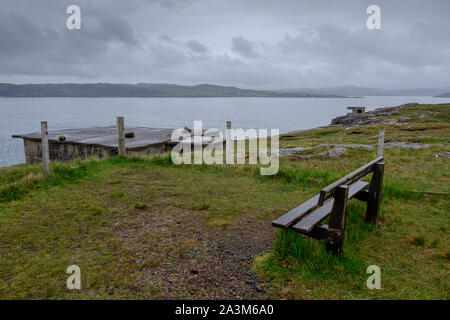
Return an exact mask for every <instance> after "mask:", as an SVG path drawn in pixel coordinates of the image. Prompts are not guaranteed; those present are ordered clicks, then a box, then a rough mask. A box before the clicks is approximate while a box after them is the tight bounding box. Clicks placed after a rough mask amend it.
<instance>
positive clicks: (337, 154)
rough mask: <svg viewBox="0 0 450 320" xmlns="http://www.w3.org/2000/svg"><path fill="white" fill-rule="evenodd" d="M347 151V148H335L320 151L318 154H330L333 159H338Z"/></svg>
mask: <svg viewBox="0 0 450 320" xmlns="http://www.w3.org/2000/svg"><path fill="white" fill-rule="evenodd" d="M346 151H347V149H345V148H334V149H331V150H327V151H325V152H321V153H318V155H319V156H328V157H330V158H332V159H337V158H339V157H340V156H342V155H343V154H344V153H345V152H346Z"/></svg>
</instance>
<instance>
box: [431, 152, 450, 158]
mask: <svg viewBox="0 0 450 320" xmlns="http://www.w3.org/2000/svg"><path fill="white" fill-rule="evenodd" d="M434 156H435V157H436V158H439V157H445V158H450V152H445V153H436V154H435V155H434Z"/></svg>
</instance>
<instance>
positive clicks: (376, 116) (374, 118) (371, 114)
mask: <svg viewBox="0 0 450 320" xmlns="http://www.w3.org/2000/svg"><path fill="white" fill-rule="evenodd" d="M414 105H417V103H407V104H402V105H400V106H396V107H387V108H378V109H375V110H374V111H368V112H365V113H348V114H346V115H344V116H339V117H336V118H334V119H333V120H331V124H332V125H345V126H353V125H366V124H372V123H377V122H382V121H383V120H385V119H384V118H385V117H389V116H392V115H395V114H398V111H399V110H400V109H401V108H404V107H408V106H414ZM404 118H407V117H403V118H402V119H403V120H404V121H405V122H406V121H407V120H408V119H404ZM388 121H392V120H388ZM395 122H399V120H395Z"/></svg>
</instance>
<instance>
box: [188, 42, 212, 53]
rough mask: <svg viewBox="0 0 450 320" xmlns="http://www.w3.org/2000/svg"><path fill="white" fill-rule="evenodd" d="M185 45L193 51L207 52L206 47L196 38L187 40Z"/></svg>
mask: <svg viewBox="0 0 450 320" xmlns="http://www.w3.org/2000/svg"><path fill="white" fill-rule="evenodd" d="M186 45H187V47H188V48H189V49H191V50H192V51H194V52H197V53H206V52H208V47H206V46H205V45H204V44H203V43H201V42H199V41H197V40H189V41H188V42H187V43H186Z"/></svg>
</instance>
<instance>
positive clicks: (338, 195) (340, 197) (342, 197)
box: [326, 185, 349, 254]
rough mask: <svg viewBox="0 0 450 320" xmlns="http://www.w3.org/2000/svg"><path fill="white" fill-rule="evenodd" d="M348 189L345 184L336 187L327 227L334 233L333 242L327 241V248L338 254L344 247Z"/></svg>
mask: <svg viewBox="0 0 450 320" xmlns="http://www.w3.org/2000/svg"><path fill="white" fill-rule="evenodd" d="M348 189H349V187H348V186H346V185H342V186H340V187H338V188H337V189H336V191H335V194H334V204H333V210H332V211H331V214H330V220H329V223H328V229H329V230H330V231H331V232H333V233H334V237H333V242H327V244H326V246H327V250H328V251H332V252H333V253H334V254H339V253H341V252H342V250H343V249H344V236H345V216H346V209H347V202H348Z"/></svg>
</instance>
